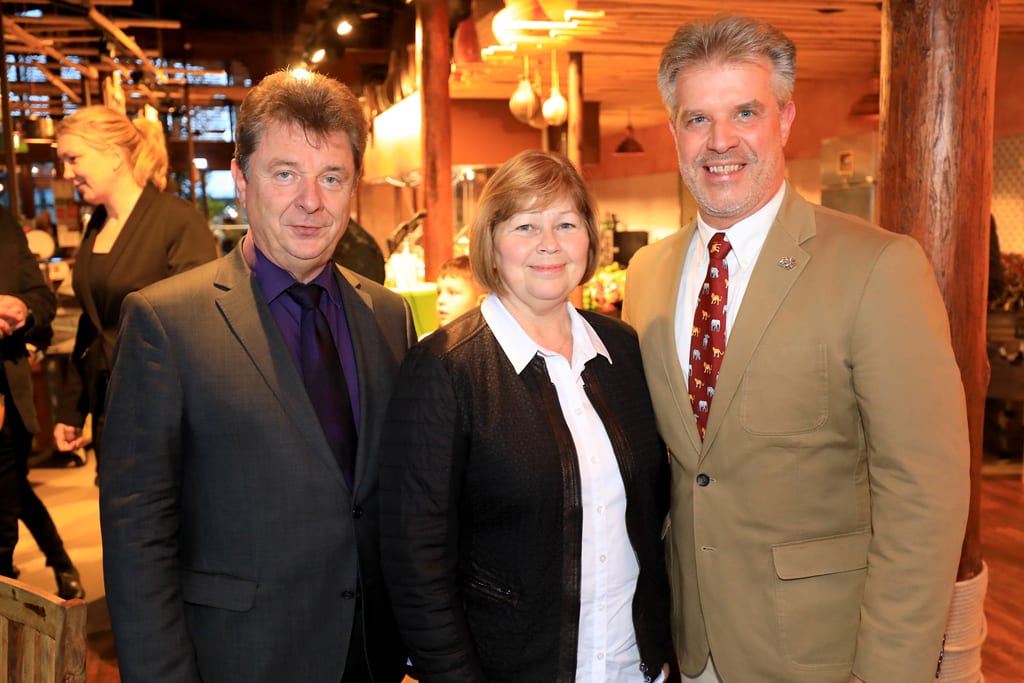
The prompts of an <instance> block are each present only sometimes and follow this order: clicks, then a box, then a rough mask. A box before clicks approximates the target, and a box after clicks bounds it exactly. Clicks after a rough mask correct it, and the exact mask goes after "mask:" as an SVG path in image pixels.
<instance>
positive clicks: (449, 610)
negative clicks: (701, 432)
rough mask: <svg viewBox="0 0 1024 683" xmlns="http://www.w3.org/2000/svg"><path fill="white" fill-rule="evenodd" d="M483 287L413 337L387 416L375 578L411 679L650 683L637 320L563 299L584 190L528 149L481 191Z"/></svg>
mask: <svg viewBox="0 0 1024 683" xmlns="http://www.w3.org/2000/svg"><path fill="white" fill-rule="evenodd" d="M470 243H471V245H472V251H471V252H470V259H471V260H472V267H473V272H474V274H475V275H476V277H477V280H478V281H479V282H480V284H482V285H483V286H485V287H486V288H487V289H488V290H489V291H490V292H491V294H488V295H487V298H486V299H485V300H484V302H483V304H482V306H481V307H480V309H479V310H478V311H475V312H471V313H469V314H467V315H464V316H462V317H461V318H460V319H458V320H456V321H455V322H454V323H451V324H449V325H448V326H447V327H444V328H442V329H440V330H438V331H437V332H435V333H434V334H432V335H430V336H429V337H427V338H426V339H425V340H424V341H423V342H421V343H420V344H419V345H417V346H415V347H413V349H412V350H411V351H410V352H409V355H408V356H407V357H406V360H405V362H404V363H403V366H402V370H401V372H400V376H399V379H398V381H397V382H396V383H395V394H394V397H393V399H392V402H391V405H390V408H389V416H388V423H387V424H386V425H385V428H384V430H383V434H384V443H383V446H382V454H383V464H382V474H381V490H382V496H381V500H382V504H381V505H382V541H381V542H382V552H383V562H384V574H385V578H386V579H387V581H388V586H389V589H390V591H391V596H392V601H393V605H394V608H395V614H396V616H397V618H398V623H399V626H400V628H401V630H402V635H403V638H404V640H405V643H406V645H407V646H408V648H409V651H410V656H411V659H412V663H413V666H414V668H415V670H416V672H417V674H418V675H419V677H420V680H421V681H422V682H423V683H437V682H447V681H450V682H451V683H473V682H478V683H483V682H485V681H486V682H489V683H500V682H503V681H508V682H511V681H517V682H518V681H556V680H558V681H567V680H597V681H618V682H624V681H635V682H637V683H641V682H643V681H650V680H652V679H654V678H658V679H661V678H662V676H663V675H664V674H663V668H665V669H667V663H668V662H669V661H670V660H671V659H672V650H671V645H670V639H669V625H668V622H669V614H668V604H669V599H668V579H667V576H666V573H665V561H664V554H663V552H662V544H661V539H660V536H659V531H660V528H661V524H662V520H663V519H664V517H665V514H666V512H667V509H668V478H667V473H668V460H667V455H666V451H665V448H664V446H663V444H662V443H661V441H660V440H659V438H658V434H657V430H656V428H655V424H654V414H653V411H652V407H651V402H650V397H649V396H648V393H647V386H646V383H645V381H644V375H643V370H642V368H641V365H640V349H639V346H638V345H637V339H636V335H635V334H634V333H633V331H632V330H631V329H630V328H629V327H628V326H626V325H625V324H623V323H621V322H620V321H618V320H614V319H612V318H609V317H607V316H603V315H600V314H596V313H590V312H586V311H582V312H581V311H577V310H576V309H574V308H573V307H572V305H571V304H569V302H568V297H569V293H570V292H571V291H572V290H573V289H575V288H576V287H577V286H578V285H579V284H580V283H581V282H584V281H586V280H587V279H589V278H590V277H591V275H592V274H593V273H594V270H595V269H596V267H597V258H598V235H597V226H596V218H595V211H594V205H593V200H592V198H591V196H590V194H589V193H588V191H587V188H586V186H585V184H584V183H583V180H582V179H581V178H580V176H579V174H578V173H577V172H576V170H575V168H574V167H573V166H572V164H571V163H570V162H569V161H568V160H567V159H566V158H565V157H562V156H559V155H554V154H549V153H545V152H537V151H528V152H523V153H521V154H518V155H517V156H515V157H513V158H512V159H511V160H509V161H508V162H507V163H506V164H504V165H503V166H502V167H501V168H500V169H499V170H498V172H497V173H496V174H495V175H494V177H493V178H492V179H491V180H490V182H489V183H488V185H487V187H486V188H485V190H484V192H483V194H482V196H481V198H480V205H479V212H478V214H477V216H476V219H475V221H474V223H473V227H472V229H471V237H470Z"/></svg>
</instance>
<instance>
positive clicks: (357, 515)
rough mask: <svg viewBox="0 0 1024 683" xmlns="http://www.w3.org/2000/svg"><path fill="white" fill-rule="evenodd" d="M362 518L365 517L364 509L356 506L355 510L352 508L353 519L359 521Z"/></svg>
mask: <svg viewBox="0 0 1024 683" xmlns="http://www.w3.org/2000/svg"><path fill="white" fill-rule="evenodd" d="M362 516H363V508H361V507H359V506H358V505H356V506H355V507H354V508H352V518H353V519H359V518H360V517H362Z"/></svg>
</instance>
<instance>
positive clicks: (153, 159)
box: [56, 104, 167, 190]
mask: <svg viewBox="0 0 1024 683" xmlns="http://www.w3.org/2000/svg"><path fill="white" fill-rule="evenodd" d="M56 134H57V137H60V136H61V135H76V136H78V137H80V138H82V140H84V141H85V144H87V145H89V146H90V147H92V148H93V149H98V150H104V149H107V148H109V147H119V148H121V150H123V151H124V153H125V158H126V160H127V162H128V166H129V168H130V169H131V173H132V177H133V178H134V179H135V182H136V183H138V184H139V186H140V187H145V186H146V183H152V184H153V185H154V186H156V189H158V190H163V189H164V187H166V186H167V145H166V143H165V142H164V130H163V127H161V125H160V124H159V123H157V122H156V121H150V120H149V119H146V118H137V119H133V120H130V119H129V118H128V117H127V116H125V115H124V114H122V113H120V112H117V111H114V110H113V109H111V108H109V107H106V106H104V105H102V104H97V105H93V106H91V107H84V108H82V109H79V110H78V111H76V112H75V113H74V114H72V115H71V116H69V117H67V118H66V119H64V120H63V121H61V122H60V123H58V124H57V130H56Z"/></svg>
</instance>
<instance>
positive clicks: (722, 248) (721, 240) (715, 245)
mask: <svg viewBox="0 0 1024 683" xmlns="http://www.w3.org/2000/svg"><path fill="white" fill-rule="evenodd" d="M731 250H732V244H730V243H729V238H728V237H726V236H725V233H724V232H716V233H715V234H714V235H713V236H712V237H711V241H710V242H708V254H709V255H710V256H711V258H713V259H716V260H718V261H721V260H723V259H725V257H726V255H727V254H728V253H729V252H730V251H731Z"/></svg>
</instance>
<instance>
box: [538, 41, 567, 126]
mask: <svg viewBox="0 0 1024 683" xmlns="http://www.w3.org/2000/svg"><path fill="white" fill-rule="evenodd" d="M542 111H543V113H544V120H545V121H546V122H547V124H548V125H549V126H560V125H562V124H563V123H565V120H566V119H567V118H569V103H568V102H566V101H565V97H563V96H562V93H561V92H559V90H558V53H557V52H555V51H554V50H552V51H551V95H550V96H548V98H547V99H546V100H544V106H543V110H542Z"/></svg>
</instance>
